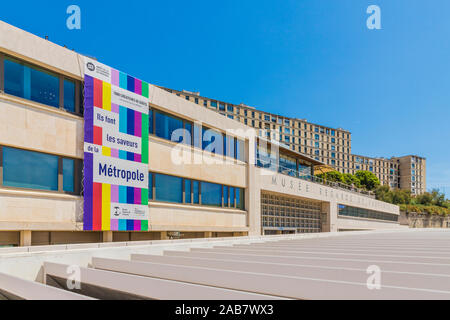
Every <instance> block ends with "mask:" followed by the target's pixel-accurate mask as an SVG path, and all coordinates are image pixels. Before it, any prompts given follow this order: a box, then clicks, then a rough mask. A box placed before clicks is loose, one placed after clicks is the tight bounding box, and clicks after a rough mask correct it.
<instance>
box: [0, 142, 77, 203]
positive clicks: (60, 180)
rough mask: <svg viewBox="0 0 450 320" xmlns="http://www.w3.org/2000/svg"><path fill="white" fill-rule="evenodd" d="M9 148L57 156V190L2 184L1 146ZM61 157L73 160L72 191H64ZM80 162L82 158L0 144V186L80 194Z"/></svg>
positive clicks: (12, 188)
mask: <svg viewBox="0 0 450 320" xmlns="http://www.w3.org/2000/svg"><path fill="white" fill-rule="evenodd" d="M5 147H6V148H10V149H16V150H22V151H26V152H36V153H41V154H45V155H49V156H54V157H57V158H58V169H57V170H58V190H56V191H54V190H41V189H33V188H21V187H9V186H5V185H4V184H3V170H4V167H3V148H5ZM63 159H69V160H73V161H74V164H73V165H74V168H73V179H74V181H73V190H74V191H73V192H69V191H64V175H63ZM82 163H83V160H81V159H77V158H72V157H64V156H60V155H55V154H52V153H48V152H40V151H34V150H27V149H23V148H16V147H9V146H3V145H0V187H2V188H5V189H11V190H30V191H31V190H33V191H37V192H44V193H62V194H68V195H73V196H82V188H81V181H82V179H83V177H82V168H81V166H82Z"/></svg>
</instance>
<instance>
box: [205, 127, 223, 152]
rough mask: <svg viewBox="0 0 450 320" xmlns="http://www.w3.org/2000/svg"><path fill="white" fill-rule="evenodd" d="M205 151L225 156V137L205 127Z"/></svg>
mask: <svg viewBox="0 0 450 320" xmlns="http://www.w3.org/2000/svg"><path fill="white" fill-rule="evenodd" d="M203 150H206V151H209V152H211V153H214V154H221V155H223V137H222V134H221V133H220V132H217V131H215V130H212V129H208V128H206V127H203Z"/></svg>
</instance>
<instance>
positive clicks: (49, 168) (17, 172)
mask: <svg viewBox="0 0 450 320" xmlns="http://www.w3.org/2000/svg"><path fill="white" fill-rule="evenodd" d="M0 162H2V163H3V180H0V185H2V184H3V185H4V186H5V187H12V188H25V189H35V190H46V191H61V192H67V193H73V194H76V193H79V191H80V188H79V185H80V183H81V175H80V172H81V170H80V164H81V160H75V159H69V158H63V157H59V156H55V155H50V154H45V153H40V152H34V151H27V150H22V149H16V148H9V147H2V146H0ZM60 174H61V175H62V183H61V184H60V182H59V181H58V176H59V175H60Z"/></svg>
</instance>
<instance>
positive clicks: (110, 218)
mask: <svg viewBox="0 0 450 320" xmlns="http://www.w3.org/2000/svg"><path fill="white" fill-rule="evenodd" d="M148 97H149V84H148V83H146V82H143V81H141V80H138V79H136V78H133V77H131V76H129V75H127V74H125V73H123V72H120V71H117V70H115V69H112V68H110V67H108V66H106V65H103V64H101V63H98V62H97V61H94V60H92V59H89V58H85V75H84V119H85V124H84V125H85V127H84V206H83V207H84V220H83V222H84V230H86V231H110V230H112V231H148V156H149V155H148V125H149V123H148V112H149V108H148V102H149V100H148Z"/></svg>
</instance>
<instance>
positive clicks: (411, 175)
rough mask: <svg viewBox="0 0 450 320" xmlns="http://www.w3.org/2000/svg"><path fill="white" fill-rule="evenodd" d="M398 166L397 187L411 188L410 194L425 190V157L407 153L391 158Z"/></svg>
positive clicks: (420, 192)
mask: <svg viewBox="0 0 450 320" xmlns="http://www.w3.org/2000/svg"><path fill="white" fill-rule="evenodd" d="M391 160H392V162H393V164H394V165H395V164H397V168H398V172H397V174H398V187H399V188H400V189H404V190H411V194H412V195H419V194H422V193H424V192H426V191H427V189H426V186H427V182H426V173H427V172H426V171H427V170H426V161H427V160H426V159H425V158H423V157H420V156H417V155H408V156H404V157H399V158H392V159H391Z"/></svg>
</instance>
